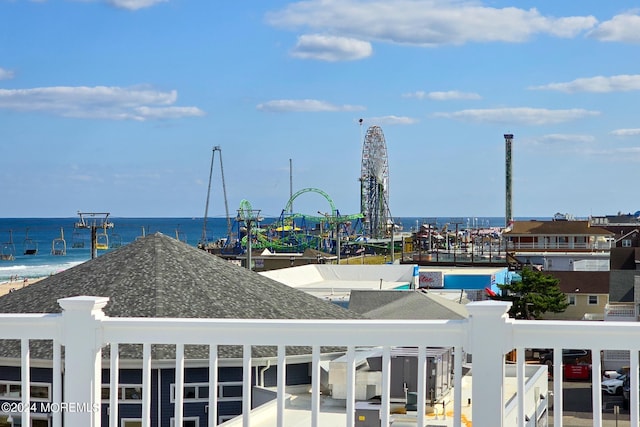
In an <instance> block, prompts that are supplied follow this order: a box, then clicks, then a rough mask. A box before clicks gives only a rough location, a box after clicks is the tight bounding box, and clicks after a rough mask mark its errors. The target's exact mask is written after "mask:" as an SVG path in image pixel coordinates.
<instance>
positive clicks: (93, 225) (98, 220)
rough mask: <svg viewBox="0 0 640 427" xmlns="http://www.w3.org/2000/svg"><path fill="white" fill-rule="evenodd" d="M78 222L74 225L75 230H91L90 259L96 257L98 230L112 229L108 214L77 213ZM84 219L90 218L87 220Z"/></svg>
mask: <svg viewBox="0 0 640 427" xmlns="http://www.w3.org/2000/svg"><path fill="white" fill-rule="evenodd" d="M78 216H79V217H80V220H79V221H78V222H76V224H75V225H74V227H75V228H89V229H91V259H94V258H97V257H98V233H97V230H98V228H102V229H103V230H105V232H106V230H107V229H108V228H113V223H112V222H109V221H108V218H109V213H108V212H80V211H78ZM85 217H90V219H87V218H85Z"/></svg>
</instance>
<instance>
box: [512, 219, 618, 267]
mask: <svg viewBox="0 0 640 427" xmlns="http://www.w3.org/2000/svg"><path fill="white" fill-rule="evenodd" d="M502 236H503V237H504V239H505V240H506V250H507V253H508V254H509V259H510V260H512V261H513V260H516V261H517V262H518V263H520V264H529V265H535V266H538V267H539V268H540V269H542V270H546V271H608V270H609V252H610V250H611V248H612V247H613V246H614V239H613V237H614V233H613V232H611V231H608V230H606V229H604V228H602V227H596V226H593V225H591V223H590V222H589V221H577V220H576V221H566V220H565V221H558V220H554V221H535V220H533V221H515V222H514V223H513V225H512V227H511V228H509V229H507V230H505V231H504V232H503V233H502Z"/></svg>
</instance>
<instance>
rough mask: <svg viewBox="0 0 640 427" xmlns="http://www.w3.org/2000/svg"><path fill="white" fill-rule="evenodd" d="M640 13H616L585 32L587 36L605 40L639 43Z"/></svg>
mask: <svg viewBox="0 0 640 427" xmlns="http://www.w3.org/2000/svg"><path fill="white" fill-rule="evenodd" d="M638 28H640V15H637V14H634V13H627V14H621V15H616V16H614V17H613V18H611V19H610V20H609V21H604V22H602V23H600V24H599V25H598V26H597V27H596V28H594V29H593V30H592V31H590V32H589V33H587V36H588V37H591V38H594V39H597V40H601V41H606V42H625V43H640V32H639V31H638Z"/></svg>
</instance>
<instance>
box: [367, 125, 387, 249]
mask: <svg viewBox="0 0 640 427" xmlns="http://www.w3.org/2000/svg"><path fill="white" fill-rule="evenodd" d="M360 190H361V196H360V204H361V212H362V214H363V215H364V224H365V232H366V234H368V235H369V236H371V237H373V238H381V237H384V236H385V234H386V232H387V229H388V220H389V217H390V215H389V163H388V160H387V144H386V142H385V140H384V134H383V133H382V128H380V127H379V126H371V127H369V129H367V134H366V135H365V138H364V142H363V145H362V167H361V172H360Z"/></svg>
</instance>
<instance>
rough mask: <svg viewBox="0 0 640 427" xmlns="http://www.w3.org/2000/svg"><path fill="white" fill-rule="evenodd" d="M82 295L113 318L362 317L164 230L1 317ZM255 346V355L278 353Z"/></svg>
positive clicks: (63, 277) (17, 302)
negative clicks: (96, 300)
mask: <svg viewBox="0 0 640 427" xmlns="http://www.w3.org/2000/svg"><path fill="white" fill-rule="evenodd" d="M78 295H92V296H102V297H109V303H108V304H107V306H106V307H105V309H104V311H105V313H106V314H107V315H108V316H111V317H188V318H242V319H353V318H361V317H360V316H359V315H357V314H356V313H353V312H350V311H348V310H345V309H343V308H341V307H339V306H337V305H335V304H331V303H328V302H325V301H322V300H320V299H318V298H316V297H314V296H311V295H309V294H307V293H305V292H302V291H300V290H297V289H294V288H291V287H289V286H287V285H284V284H282V283H279V282H276V281H275V280H271V279H269V278H267V277H264V276H262V275H260V274H258V273H255V272H253V271H249V270H247V269H245V268H242V267H240V266H237V265H234V264H232V263H230V262H228V261H225V260H223V259H221V258H219V257H217V256H215V255H211V254H209V253H207V252H205V251H202V250H200V249H197V248H194V247H192V246H189V245H187V244H185V243H182V242H180V241H178V240H176V239H173V238H171V237H167V236H164V235H162V234H160V233H156V234H153V235H149V236H147V237H144V238H141V239H139V240H137V241H135V242H133V243H131V244H129V245H126V246H123V247H122V248H119V249H117V250H114V251H113V252H109V253H106V254H104V255H102V256H99V257H97V258H95V259H93V260H90V261H87V262H85V263H82V264H80V265H78V266H75V267H73V268H70V269H68V270H66V271H63V272H60V273H58V274H55V275H53V276H50V277H48V278H46V279H43V280H41V281H39V282H36V283H34V284H32V285H30V286H28V287H26V288H23V289H19V290H17V291H15V292H11V293H8V294H6V295H4V296H2V297H0V313H57V312H60V311H61V308H60V306H59V305H58V303H57V300H58V299H60V298H65V297H71V296H78ZM256 349H257V348H254V357H262V356H267V355H271V354H272V353H273V349H269V350H265V352H266V353H265V352H261V351H257V352H256ZM2 353H4V352H3V351H1V350H0V355H2ZM135 353H136V354H137V353H138V352H137V351H136V352H135ZM169 353H171V352H170V351H169V352H165V351H161V352H160V353H158V354H156V356H158V357H170V354H169ZM198 353H200V352H198ZM223 353H224V352H222V353H221V356H222V357H236V356H237V352H236V351H231V350H229V351H227V352H226V353H227V354H223ZM267 353H268V354H267ZM201 356H203V357H206V355H205V354H201ZM192 357H197V355H193V356H192Z"/></svg>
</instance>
